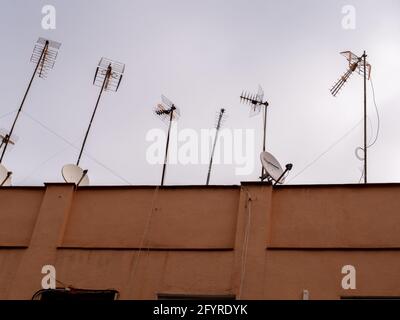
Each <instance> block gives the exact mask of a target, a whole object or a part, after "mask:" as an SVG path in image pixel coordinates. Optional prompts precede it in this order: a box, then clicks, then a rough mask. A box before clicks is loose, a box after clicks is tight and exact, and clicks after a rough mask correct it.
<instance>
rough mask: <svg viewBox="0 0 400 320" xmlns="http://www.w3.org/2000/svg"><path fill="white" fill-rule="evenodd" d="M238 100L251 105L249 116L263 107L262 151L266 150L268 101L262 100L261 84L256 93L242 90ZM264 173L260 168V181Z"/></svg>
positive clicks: (256, 113)
mask: <svg viewBox="0 0 400 320" xmlns="http://www.w3.org/2000/svg"><path fill="white" fill-rule="evenodd" d="M240 101H241V102H242V103H247V104H249V105H250V106H251V110H250V117H253V116H256V115H258V114H259V113H260V111H261V107H264V108H263V112H264V119H263V130H264V132H263V148H262V150H263V152H265V151H266V139H267V116H268V106H269V103H268V101H264V90H263V89H262V88H261V86H258V92H257V94H251V93H248V92H243V93H242V95H241V96H240ZM265 174H266V171H265V169H264V167H263V168H262V169H261V177H260V179H261V181H263V178H262V177H264V176H265Z"/></svg>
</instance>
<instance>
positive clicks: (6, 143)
mask: <svg viewBox="0 0 400 320" xmlns="http://www.w3.org/2000/svg"><path fill="white" fill-rule="evenodd" d="M48 46H49V41H48V40H46V44H45V45H44V47H43V50H42V53H41V54H40V58H39V61H38V62H37V64H36V67H35V71H34V72H33V75H32V77H31V80H30V81H29V85H28V88H27V89H26V91H25V94H24V97H23V99H22V101H21V105H20V107H19V109H18V112H17V115H16V116H15V119H14V122H13V124H12V126H11V129H10V133H9V134H8V135H7V137H6V141H5V142H4V143H5V144H4V148H3V151H2V153H1V156H0V163H2V162H3V158H4V155H5V153H6V150H7V147H8V142H9V141H10V137H11V136H12V134H13V131H14V128H15V125H16V123H17V120H18V117H19V115H20V114H21V111H22V107H23V106H24V103H25V100H26V97H27V96H28V92H29V90H30V88H31V86H32V83H33V79H34V78H35V75H36V72H37V71H38V69H39V66H40V64H41V62H42V60H44V59H43V57H44V55H45V53H46V52H47V48H48Z"/></svg>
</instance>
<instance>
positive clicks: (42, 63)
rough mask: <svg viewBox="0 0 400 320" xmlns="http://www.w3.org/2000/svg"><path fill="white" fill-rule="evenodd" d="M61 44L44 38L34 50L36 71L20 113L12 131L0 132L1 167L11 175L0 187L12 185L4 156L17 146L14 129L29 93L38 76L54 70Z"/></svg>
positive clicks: (32, 57) (40, 39)
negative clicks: (8, 150) (4, 163)
mask: <svg viewBox="0 0 400 320" xmlns="http://www.w3.org/2000/svg"><path fill="white" fill-rule="evenodd" d="M60 47H61V43H59V42H55V41H51V40H48V39H44V38H39V39H38V40H37V42H36V44H35V46H34V48H33V53H32V55H31V59H30V61H31V62H32V63H34V64H36V67H35V70H34V71H33V74H32V77H31V79H30V81H29V84H28V87H27V89H26V91H25V94H24V96H23V98H22V101H21V104H20V106H19V109H18V112H17V114H16V116H15V118H14V121H13V123H12V126H11V128H10V130H8V131H6V130H4V131H2V132H0V139H1V142H0V150H1V155H0V165H1V170H3V169H4V170H6V172H8V173H9V175H8V177H7V179H6V180H4V181H2V178H1V177H0V186H5V185H8V184H11V172H9V171H8V170H7V169H5V167H4V166H3V165H2V163H3V159H4V156H5V154H6V151H7V149H8V147H9V146H13V145H15V142H16V138H15V136H14V129H15V126H16V124H17V121H18V119H19V116H20V114H21V112H22V108H23V106H24V103H25V100H26V97H27V96H28V93H29V91H30V89H31V86H32V83H33V80H34V79H35V76H36V75H37V76H38V77H39V78H42V79H46V78H47V75H48V73H49V71H50V70H51V69H53V67H54V64H55V61H56V58H57V54H58V49H60Z"/></svg>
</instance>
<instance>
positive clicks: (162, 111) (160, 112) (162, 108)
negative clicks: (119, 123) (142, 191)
mask: <svg viewBox="0 0 400 320" xmlns="http://www.w3.org/2000/svg"><path fill="white" fill-rule="evenodd" d="M161 100H162V103H159V104H158V105H157V106H156V108H155V110H154V113H155V114H156V115H157V116H159V117H160V118H161V120H163V121H168V134H167V143H166V147H165V156H164V164H163V171H162V175H161V186H164V179H165V173H166V171H167V162H168V149H169V140H170V134H171V127H172V122H173V121H174V120H178V119H179V117H180V111H179V109H178V108H177V107H176V106H175V104H174V103H172V102H171V101H170V100H169V99H168V98H167V97H165V96H164V95H162V96H161Z"/></svg>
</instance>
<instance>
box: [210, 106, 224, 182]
mask: <svg viewBox="0 0 400 320" xmlns="http://www.w3.org/2000/svg"><path fill="white" fill-rule="evenodd" d="M224 112H225V110H224V109H222V110H221V112H220V113H219V117H218V124H217V131H216V132H215V139H214V145H213V148H212V152H211V159H210V165H209V166H208V174H207V182H206V185H207V186H208V185H209V184H210V176H211V168H212V164H213V159H214V153H215V147H216V145H217V140H218V133H219V129H220V128H221V120H222V116H223V115H224Z"/></svg>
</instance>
